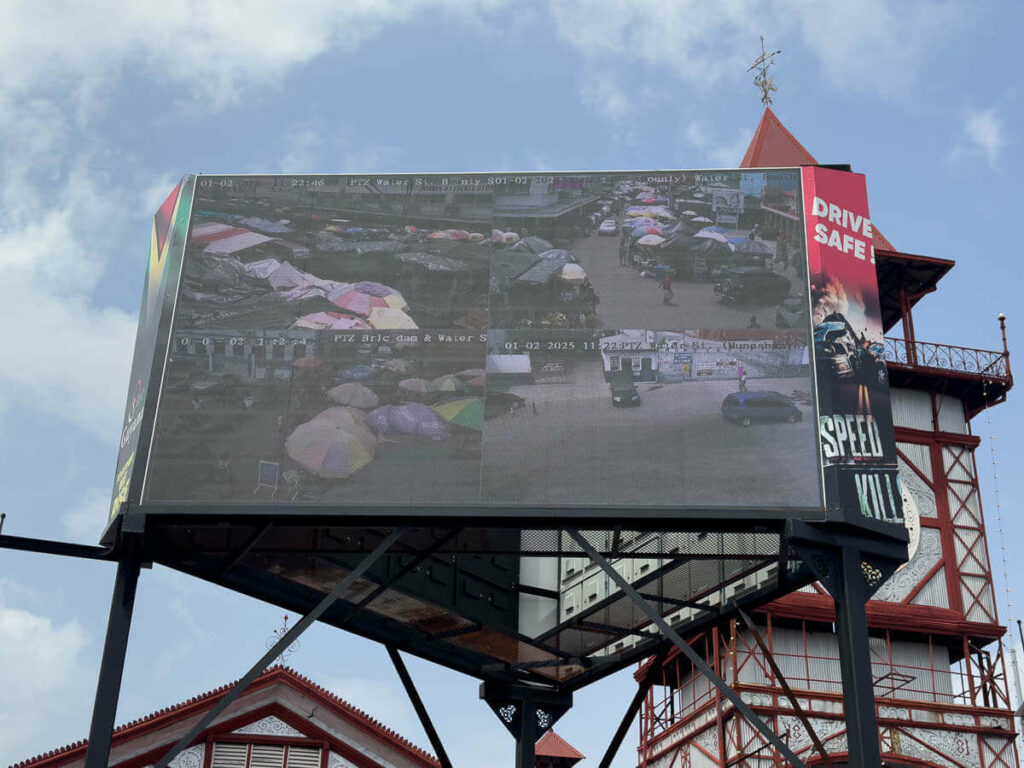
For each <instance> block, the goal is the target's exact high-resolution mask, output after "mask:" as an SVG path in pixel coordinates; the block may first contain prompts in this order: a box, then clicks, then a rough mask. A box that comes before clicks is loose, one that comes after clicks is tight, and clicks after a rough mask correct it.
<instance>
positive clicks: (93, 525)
mask: <svg viewBox="0 0 1024 768" xmlns="http://www.w3.org/2000/svg"><path fill="white" fill-rule="evenodd" d="M109 513H110V489H109V488H89V489H87V490H86V491H85V493H84V494H82V496H81V498H80V499H79V501H78V503H77V504H76V505H75V506H74V507H73V508H72V509H69V510H68V511H67V512H65V513H64V514H63V515H62V516H61V519H60V520H61V522H62V523H63V524H64V529H65V530H66V531H67V532H68V534H69V535H71V536H72V537H74V538H76V539H85V540H87V541H88V542H89V543H90V544H93V543H95V542H96V541H97V540H98V539H99V537H100V534H101V533H102V532H103V528H104V526H105V525H106V522H107V515H108V514H109Z"/></svg>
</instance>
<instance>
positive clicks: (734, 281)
mask: <svg viewBox="0 0 1024 768" xmlns="http://www.w3.org/2000/svg"><path fill="white" fill-rule="evenodd" d="M789 285H790V284H789V278H787V277H783V276H782V275H777V274H775V273H774V272H772V271H771V270H770V269H764V268H763V267H725V268H724V269H722V271H721V272H719V274H718V280H717V281H716V282H715V295H716V296H721V297H722V298H723V299H728V300H730V301H736V302H745V303H752V304H755V303H756V304H775V303H778V302H780V301H782V299H784V298H786V297H787V296H788V295H789Z"/></svg>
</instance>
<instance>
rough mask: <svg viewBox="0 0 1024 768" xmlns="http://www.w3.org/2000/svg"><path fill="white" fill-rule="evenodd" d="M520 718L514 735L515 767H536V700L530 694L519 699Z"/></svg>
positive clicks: (537, 735) (538, 735)
mask: <svg viewBox="0 0 1024 768" xmlns="http://www.w3.org/2000/svg"><path fill="white" fill-rule="evenodd" d="M520 706H521V707H522V720H521V722H520V725H519V735H518V736H516V762H515V768H537V739H539V738H540V734H539V733H537V702H535V701H534V700H533V697H532V696H524V697H523V698H522V699H520Z"/></svg>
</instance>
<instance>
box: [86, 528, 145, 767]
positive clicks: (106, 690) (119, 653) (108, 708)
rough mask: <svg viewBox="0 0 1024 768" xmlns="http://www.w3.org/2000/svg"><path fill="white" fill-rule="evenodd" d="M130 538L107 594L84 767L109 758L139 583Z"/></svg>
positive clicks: (134, 545)
mask: <svg viewBox="0 0 1024 768" xmlns="http://www.w3.org/2000/svg"><path fill="white" fill-rule="evenodd" d="M134 539H135V537H126V539H125V546H124V549H123V551H122V554H121V558H120V559H119V560H118V561H117V574H116V575H115V576H114V591H113V594H112V595H111V598H110V616H109V618H108V619H107V636H106V639H105V640H104V641H103V658H102V660H101V661H100V674H99V679H98V680H97V681H96V699H95V700H94V702H93V705H92V723H91V724H90V726H89V745H88V746H87V747H86V751H85V768H107V764H108V761H109V759H110V739H111V736H112V735H113V733H114V718H115V717H116V716H117V701H118V698H119V696H120V693H121V676H122V674H123V672H124V657H125V653H126V652H127V650H128V633H129V632H130V631H131V627H132V609H133V608H134V607H135V588H136V587H137V586H138V583H139V568H140V567H141V563H140V560H139V553H138V546H137V542H136V541H135V540H134Z"/></svg>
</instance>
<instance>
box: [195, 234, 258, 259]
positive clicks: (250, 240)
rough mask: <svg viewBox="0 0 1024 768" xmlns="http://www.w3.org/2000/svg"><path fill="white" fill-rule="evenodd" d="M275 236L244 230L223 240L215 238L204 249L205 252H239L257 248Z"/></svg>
mask: <svg viewBox="0 0 1024 768" xmlns="http://www.w3.org/2000/svg"><path fill="white" fill-rule="evenodd" d="M272 239H273V238H270V237H267V236H266V235H261V234H260V233H259V232H242V233H240V234H237V235H231V236H230V237H225V238H223V239H221V240H214V241H213V242H211V243H210V244H209V245H207V246H206V248H205V249H204V253H220V254H228V253H238V252H239V251H244V250H246V249H247V248H255V247H256V246H257V245H263V243H266V242H268V241H269V240H272Z"/></svg>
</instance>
